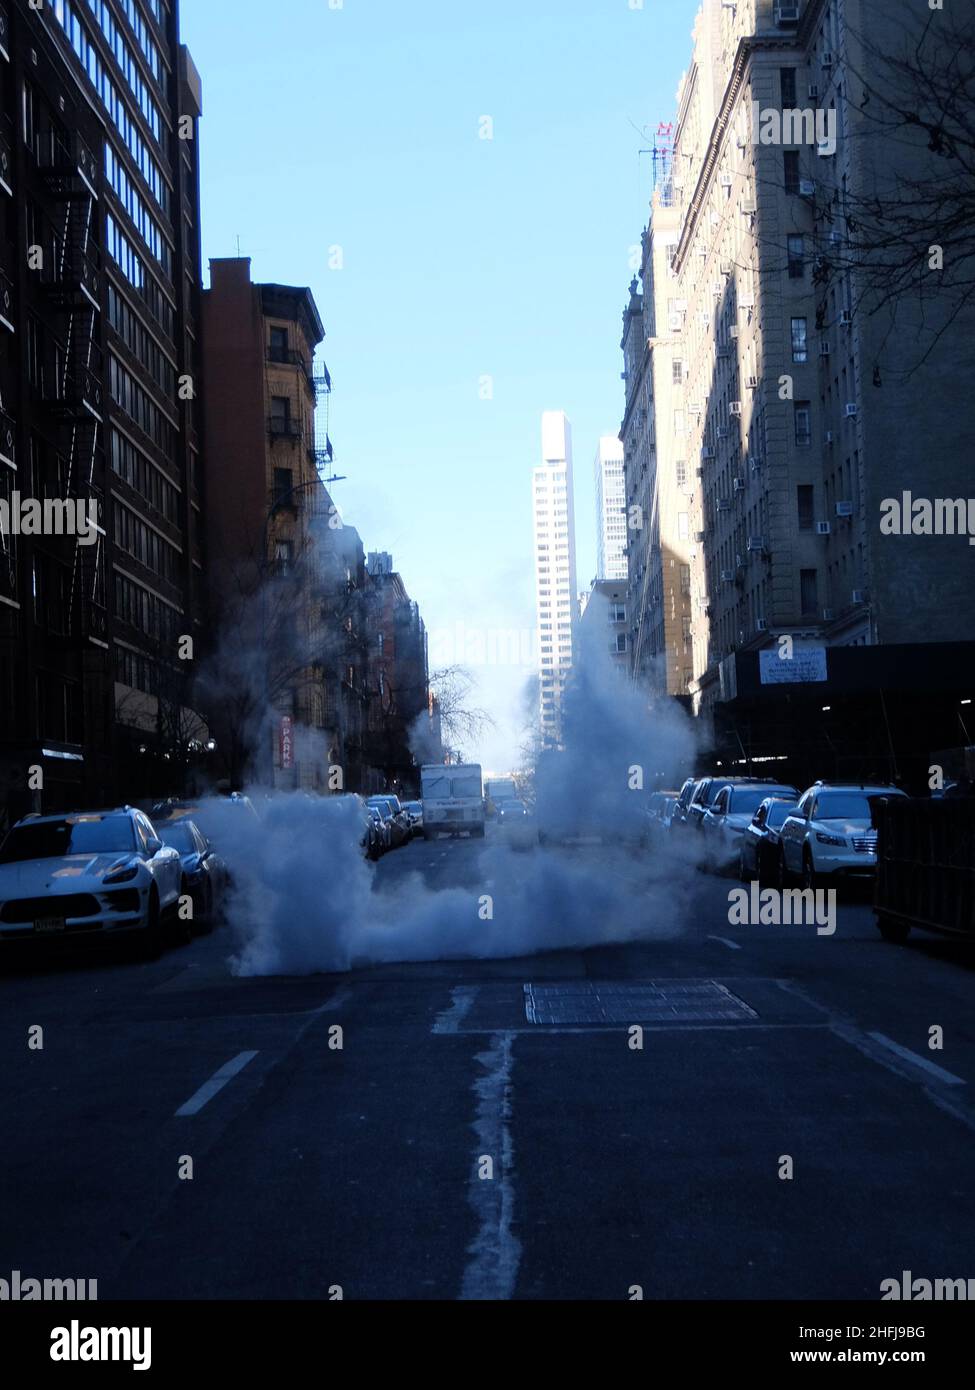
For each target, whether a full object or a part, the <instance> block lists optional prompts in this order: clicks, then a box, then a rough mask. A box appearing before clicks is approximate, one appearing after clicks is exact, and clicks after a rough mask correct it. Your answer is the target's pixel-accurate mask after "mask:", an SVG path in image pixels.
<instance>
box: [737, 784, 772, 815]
mask: <svg viewBox="0 0 975 1390" xmlns="http://www.w3.org/2000/svg"><path fill="white" fill-rule="evenodd" d="M768 794H769V789H768V787H739V788H737V789H736V790H734V791H732V793H731V804H730V805H729V807H728V810H729V811H731V812H733V814H734V815H736V816H739V815H745V814H748V815H750V816H752V815H754V814H755V812H756V811H757V810H758V808H759V806H761V804H762V802H763V801H765V800H766V799H767V798H768Z"/></svg>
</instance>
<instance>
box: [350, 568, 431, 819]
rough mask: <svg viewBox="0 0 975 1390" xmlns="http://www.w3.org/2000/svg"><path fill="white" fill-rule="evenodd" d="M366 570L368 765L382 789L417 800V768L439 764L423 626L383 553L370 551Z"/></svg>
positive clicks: (417, 610) (418, 787)
mask: <svg viewBox="0 0 975 1390" xmlns="http://www.w3.org/2000/svg"><path fill="white" fill-rule="evenodd" d="M366 568H367V572H368V589H367V594H368V612H369V623H368V634H369V651H370V670H371V681H372V696H373V698H372V701H371V705H370V722H369V733H368V738H369V743H368V748H369V761H370V762H371V763H372V764H373V765H374V766H375V767H376V768H378V769H379V770H380V771H381V774H382V777H381V782H382V787H389V788H390V789H393V790H395V791H397V792H398V793H402V794H403V795H404V796H414V795H419V790H420V783H419V764H420V763H421V762H422V761H430V762H439V761H440V755H441V752H442V745H441V742H440V725H439V716H438V715H437V712H436V705H435V702H434V701H433V700H432V699H431V695H430V678H429V661H428V651H427V633H426V626H425V624H424V622H423V619H422V618H421V616H420V609H419V606H418V604H416V603H414V602H413V600H412V599H411V598H410V596H409V593H408V592H407V589H406V585H405V584H404V582H403V578H402V576H401V575H400V574H398V573H397V571H396V570H395V568H394V566H393V559H392V556H391V555H390V554H389V553H388V552H386V551H373V552H371V553H370V554H369V556H368V559H367V564H366ZM418 754H419V756H418ZM382 787H380V788H379V789H382Z"/></svg>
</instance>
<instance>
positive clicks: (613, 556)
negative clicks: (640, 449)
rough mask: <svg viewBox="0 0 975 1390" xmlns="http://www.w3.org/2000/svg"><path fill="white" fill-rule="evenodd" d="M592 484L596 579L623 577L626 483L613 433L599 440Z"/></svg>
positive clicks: (619, 449) (621, 459) (618, 444)
mask: <svg viewBox="0 0 975 1390" xmlns="http://www.w3.org/2000/svg"><path fill="white" fill-rule="evenodd" d="M593 477H594V480H595V484H596V527H597V531H596V578H597V579H625V578H626V480H625V478H624V476H623V445H622V444H621V442H620V440H619V439H618V437H617V436H616V435H615V434H605V435H602V436H601V437H600V440H599V444H598V445H597V448H596V457H595V460H594V462H593Z"/></svg>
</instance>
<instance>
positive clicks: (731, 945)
mask: <svg viewBox="0 0 975 1390" xmlns="http://www.w3.org/2000/svg"><path fill="white" fill-rule="evenodd" d="M708 940H709V941H720V942H721V944H722V946H727V947H728V949H729V950H731V951H740V950H741V947H740V946H739V944H738V942H737V941H729V940H728V938H727V937H726V936H709V937H708Z"/></svg>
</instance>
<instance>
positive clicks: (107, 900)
mask: <svg viewBox="0 0 975 1390" xmlns="http://www.w3.org/2000/svg"><path fill="white" fill-rule="evenodd" d="M181 882H182V869H181V866H180V858H179V853H178V851H177V850H175V849H171V848H169V847H167V846H166V845H164V844H163V843H162V841H161V840H160V839H159V837H158V835H157V834H156V831H155V827H154V826H153V825H152V822H151V821H150V820H149V819H148V818H147V817H146V816H144V815H143V814H142V812H141V811H137V810H135V809H134V808H133V807H131V806H121V807H119V808H118V809H117V810H114V811H78V812H71V813H68V814H65V815H59V816H36V815H35V816H27V817H26V818H25V819H24V820H22V821H18V823H17V824H16V825H15V826H14V827H13V829H12V830H11V831H10V833H9V834H8V835H7V838H6V839H5V840H4V841H3V844H2V845H0V941H23V940H25V939H28V938H34V939H36V938H39V937H43V938H48V939H50V938H62V939H66V938H68V937H80V936H82V935H91V936H99V937H103V938H104V937H108V936H113V937H116V936H133V937H135V938H138V939H139V941H140V942H141V944H142V946H143V948H144V951H145V953H146V954H147V955H154V954H157V953H158V951H159V949H160V947H161V946H162V944H163V932H164V923H166V922H167V921H169V920H171V918H172V916H173V915H174V914H175V911H176V908H177V907H178V905H179V895H180V888H181Z"/></svg>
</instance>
